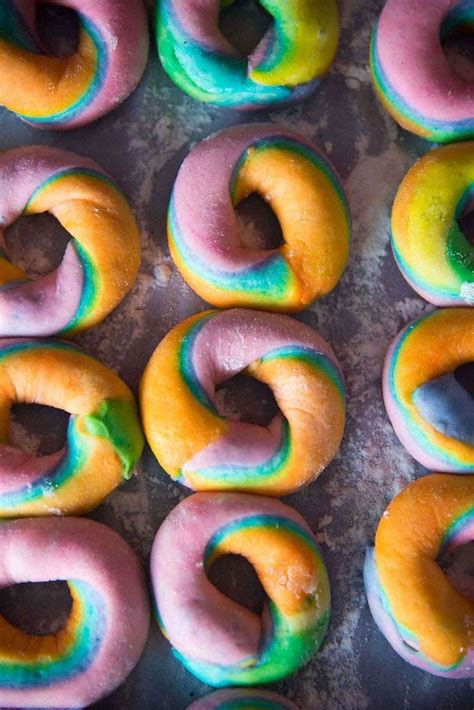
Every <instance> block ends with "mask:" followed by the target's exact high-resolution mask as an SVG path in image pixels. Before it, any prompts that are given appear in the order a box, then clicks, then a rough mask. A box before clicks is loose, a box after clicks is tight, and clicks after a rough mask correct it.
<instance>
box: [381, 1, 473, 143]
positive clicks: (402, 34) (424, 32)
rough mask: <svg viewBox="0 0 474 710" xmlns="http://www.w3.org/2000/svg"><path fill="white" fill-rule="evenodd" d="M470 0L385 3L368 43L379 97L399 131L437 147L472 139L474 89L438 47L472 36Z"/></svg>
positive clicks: (441, 48) (471, 7)
mask: <svg viewBox="0 0 474 710" xmlns="http://www.w3.org/2000/svg"><path fill="white" fill-rule="evenodd" d="M473 23H474V5H473V3H472V0H430V3H429V8H428V7H427V5H426V2H425V0H387V2H386V3H385V5H384V8H383V10H382V14H381V15H380V18H379V21H378V23H377V24H376V26H375V29H374V33H373V36H372V44H371V52H370V59H371V68H372V77H373V81H374V85H375V88H376V90H377V93H378V95H379V98H380V100H381V102H382V104H383V105H384V107H385V108H386V109H387V111H388V112H389V113H390V114H391V115H392V116H393V118H394V119H395V120H396V121H397V123H399V124H400V126H402V127H403V128H406V129H407V130H408V131H411V132H412V133H416V134H417V135H419V136H422V137H423V138H427V139H428V140H431V141H436V142H438V143H450V142H452V141H460V140H466V139H468V138H474V87H473V86H472V84H471V83H469V82H468V81H465V80H464V79H462V78H461V77H459V76H458V75H457V74H456V73H455V72H454V71H453V70H452V69H451V67H450V65H449V63H448V61H447V59H446V57H445V55H444V52H443V47H442V43H443V41H444V40H445V39H447V38H448V37H449V36H451V35H453V34H456V33H458V32H461V31H463V30H468V31H472V25H473Z"/></svg>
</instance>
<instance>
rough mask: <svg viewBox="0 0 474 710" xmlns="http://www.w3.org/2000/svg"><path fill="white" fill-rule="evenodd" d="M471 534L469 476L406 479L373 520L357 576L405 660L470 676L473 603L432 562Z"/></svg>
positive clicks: (436, 671) (473, 667) (473, 673)
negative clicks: (407, 482) (372, 536)
mask: <svg viewBox="0 0 474 710" xmlns="http://www.w3.org/2000/svg"><path fill="white" fill-rule="evenodd" d="M473 540H474V476H463V477H461V476H450V475H445V474H432V475H429V476H425V477H424V478H420V479H418V480H417V481H414V482H413V483H411V484H410V485H409V486H407V487H406V488H405V489H404V490H403V491H402V492H401V493H399V495H398V496H396V498H394V500H393V501H392V502H391V503H390V505H389V506H388V508H387V510H386V511H385V513H384V514H383V516H382V517H381V519H380V523H379V526H378V528H377V534H376V536H375V547H374V548H369V550H368V551H367V556H366V560H365V568H364V580H365V589H366V593H367V599H368V602H369V606H370V610H371V612H372V616H373V617H374V620H375V622H376V624H377V626H378V627H379V628H380V630H381V632H382V633H383V635H384V636H385V637H386V639H387V641H388V642H389V643H390V645H391V646H392V648H393V649H394V650H395V651H396V652H397V653H398V654H399V655H400V656H401V657H402V658H403V659H404V660H405V661H408V663H411V664H412V665H414V666H417V667H418V668H421V669H422V670H424V671H428V672H429V673H432V674H433V675H438V676H443V677H445V678H473V677H474V603H473V601H470V600H469V599H468V598H467V597H465V596H463V595H461V594H460V593H459V592H458V591H457V590H456V589H455V588H454V586H453V585H452V584H451V582H450V580H449V579H448V577H447V576H446V575H445V574H444V572H443V571H442V570H441V568H440V567H439V565H438V564H437V561H436V560H437V557H439V556H440V555H442V554H443V553H444V552H446V551H449V550H453V549H455V548H456V547H459V546H461V545H465V544H467V543H468V542H472V541H473Z"/></svg>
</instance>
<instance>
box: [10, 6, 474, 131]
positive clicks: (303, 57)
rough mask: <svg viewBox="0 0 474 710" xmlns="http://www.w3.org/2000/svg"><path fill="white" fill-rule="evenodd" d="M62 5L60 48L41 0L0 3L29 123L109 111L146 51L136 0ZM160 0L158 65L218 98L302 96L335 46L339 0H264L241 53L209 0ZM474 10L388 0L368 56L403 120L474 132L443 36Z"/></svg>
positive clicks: (197, 92) (241, 102) (251, 104)
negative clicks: (259, 25) (46, 36)
mask: <svg viewBox="0 0 474 710" xmlns="http://www.w3.org/2000/svg"><path fill="white" fill-rule="evenodd" d="M55 2H58V0H55ZM58 4H59V3H58ZM60 4H62V5H66V6H68V7H71V8H72V9H74V10H75V11H76V12H77V13H78V16H79V27H80V29H79V43H78V49H77V51H76V52H74V53H73V54H72V56H70V57H67V58H58V57H49V56H47V55H46V54H45V53H44V52H42V51H41V50H42V46H41V41H40V39H39V37H38V33H37V30H36V17H35V12H36V6H37V0H26V1H25V0H23V1H22V2H20V0H14V2H12V3H11V7H10V6H9V7H8V8H4V9H3V10H2V13H1V14H0V29H1V37H0V77H1V78H0V103H1V104H2V105H4V106H6V107H7V108H9V109H10V110H12V111H14V112H15V113H17V114H18V115H19V116H21V117H22V118H24V119H25V120H27V121H29V122H30V123H32V124H33V125H37V126H42V127H50V128H51V127H57V128H67V127H76V126H80V125H83V124H84V123H87V122H89V121H92V120H94V119H96V118H98V117H100V116H102V115H103V114H105V113H107V112H108V111H110V110H111V109H112V108H114V107H115V106H116V105H117V104H118V103H120V102H121V101H123V100H124V99H125V98H126V97H127V96H128V95H129V94H130V93H131V92H132V91H133V89H134V88H135V86H136V85H137V83H138V81H139V80H140V77H141V75H142V74H143V71H144V68H145V64H146V60H147V56H148V28H147V21H146V13H145V10H144V7H143V3H142V2H141V0H127V2H125V0H118V2H117V1H116V0H114V2H112V0H106V1H105V2H102V3H101V4H100V6H98V5H97V3H95V2H93V0H62V2H61V3H60ZM156 4H157V15H156V36H157V41H158V48H159V53H160V57H161V61H162V64H163V66H164V68H165V70H166V71H167V72H168V74H169V75H170V77H171V78H172V79H173V81H175V83H176V84H177V85H178V86H180V87H181V88H182V89H183V90H184V91H186V92H187V93H188V94H190V95H191V96H193V97H194V98H196V99H198V100H200V101H205V102H210V103H213V104H215V105H218V106H226V107H233V108H240V109H249V108H259V107H265V106H268V105H272V104H281V103H283V104H285V103H288V102H290V101H296V100H300V99H302V98H305V97H306V96H307V95H308V94H310V93H311V92H312V91H313V90H314V89H315V87H316V86H317V84H318V80H319V78H320V77H321V76H322V75H323V74H324V73H325V72H326V71H327V70H328V68H329V66H330V65H331V63H332V61H333V59H334V56H335V53H336V50H337V45H338V40H339V16H338V10H337V4H336V2H335V0H328V1H327V2H324V3H323V2H310V0H304V1H303V2H300V3H297V4H296V5H295V6H294V7H293V6H292V5H290V4H284V5H283V6H282V4H281V3H280V2H278V1H277V0H261V4H262V5H263V6H264V8H265V9H266V10H267V11H268V12H269V13H270V14H271V15H272V17H273V20H274V27H273V28H272V30H271V31H270V30H269V31H268V32H267V34H266V35H265V36H264V38H263V39H262V41H261V42H260V44H259V45H258V47H257V48H256V49H255V50H254V52H253V53H252V54H251V56H250V57H249V58H248V60H247V59H244V58H241V57H239V55H238V54H237V53H236V51H235V49H234V48H233V47H232V46H231V44H230V43H229V42H228V41H227V39H226V38H225V37H224V36H223V34H222V33H221V31H220V29H219V26H218V18H219V2H218V1H217V0H214V1H213V2H210V3H208V4H207V5H206V6H205V7H204V6H202V5H201V4H198V3H196V4H195V3H192V4H189V3H186V2H184V1H183V0H158V1H157V3H156ZM230 4H231V2H226V5H230ZM473 18H474V10H473V9H472V5H471V3H470V2H467V1H464V2H454V0H437V2H436V4H435V6H433V7H432V8H430V13H429V14H428V15H427V14H426V12H424V8H422V7H420V6H419V5H418V4H417V3H413V2H411V0H388V1H387V2H386V3H385V6H384V9H383V11H382V13H381V16H380V18H379V20H378V22H377V24H376V27H375V29H374V33H373V37H372V44H371V52H370V62H371V67H372V75H373V81H374V85H375V87H376V90H377V92H378V94H379V96H380V98H381V101H382V103H383V105H384V106H385V107H386V108H387V110H388V111H389V112H390V113H391V114H392V115H393V117H394V118H395V119H396V120H397V121H398V122H399V123H400V125H402V126H403V127H404V128H406V129H408V130H410V131H413V132H414V133H417V134H419V135H421V136H423V137H425V138H428V139H430V140H436V141H438V142H451V141H453V140H465V139H466V138H471V137H472V136H473V135H474V118H473V115H474V110H473V107H474V92H473V90H472V87H471V86H470V85H469V82H467V81H465V80H463V79H462V78H460V77H459V76H457V75H456V74H455V73H454V72H453V71H452V69H451V68H450V66H449V64H448V62H447V60H446V58H445V56H444V53H443V47H442V43H443V42H444V41H445V40H446V39H448V38H449V37H450V36H452V35H453V34H456V33H457V32H459V31H462V30H463V29H464V28H465V27H468V26H470V24H472V21H473ZM395 28H396V31H394V30H395ZM407 62H408V69H407ZM51 87H53V88H54V90H52V89H51Z"/></svg>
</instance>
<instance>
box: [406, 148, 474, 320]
mask: <svg viewBox="0 0 474 710" xmlns="http://www.w3.org/2000/svg"><path fill="white" fill-rule="evenodd" d="M473 195H474V142H470V143H461V144H455V145H447V146H443V147H442V148H437V149H435V150H433V151H431V152H430V153H428V154H427V155H425V156H424V157H423V158H421V160H419V161H418V162H417V163H416V164H415V165H414V166H413V167H412V168H411V170H410V171H409V172H408V174H407V175H406V176H405V178H404V180H403V182H402V184H401V185H400V188H399V190H398V193H397V197H396V199H395V202H394V205H393V212H392V245H393V252H394V254H395V259H396V261H397V264H398V266H399V268H400V270H401V272H402V274H403V276H404V277H405V278H406V280H407V281H408V283H409V284H410V285H411V286H412V287H413V288H414V289H415V291H417V292H418V293H419V294H420V296H422V297H423V298H426V300H427V301H430V302H431V303H434V304H435V305H436V306H464V305H470V306H472V305H474V249H473V247H472V245H471V244H470V243H469V241H468V239H467V238H466V236H465V235H464V234H463V232H462V231H461V229H460V227H459V225H458V220H459V219H460V218H461V217H462V216H463V214H464V212H465V210H466V209H468V208H469V205H470V202H471V200H472V197H473Z"/></svg>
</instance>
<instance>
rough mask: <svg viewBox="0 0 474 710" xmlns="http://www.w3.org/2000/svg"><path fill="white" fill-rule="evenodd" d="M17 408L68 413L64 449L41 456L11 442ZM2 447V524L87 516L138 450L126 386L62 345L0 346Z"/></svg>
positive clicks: (5, 342)
mask: <svg viewBox="0 0 474 710" xmlns="http://www.w3.org/2000/svg"><path fill="white" fill-rule="evenodd" d="M15 402H23V403H36V404H46V405H49V406H50V407H56V408H57V409H65V410H66V411H68V412H70V414H71V418H70V420H69V427H68V433H67V443H66V446H65V448H64V449H62V450H61V451H58V452H57V453H55V454H51V455H49V456H41V457H38V456H33V455H29V454H26V453H25V452H24V451H22V450H21V449H18V448H16V447H15V446H13V445H11V444H9V443H8V430H9V414H10V408H11V406H12V405H13V404H14V403H15ZM0 442H1V443H0V518H12V517H20V516H27V515H32V516H33V515H34V516H36V515H60V514H66V515H69V514H76V513H79V514H81V513H86V512H88V511H89V510H92V508H95V507H96V506H97V505H99V504H100V503H101V502H102V501H103V500H104V498H105V497H106V496H107V495H108V494H109V493H110V492H111V491H113V490H114V488H116V487H117V486H118V485H119V484H120V482H121V481H122V480H123V479H124V478H126V479H127V478H130V476H131V471H132V469H133V466H134V465H135V463H136V462H137V461H138V459H139V457H140V454H141V451H142V448H143V436H142V432H141V429H140V423H139V420H138V416H137V411H136V405H135V401H134V398H133V395H132V393H131V392H130V390H129V389H128V387H127V385H126V384H125V383H124V382H122V380H121V379H120V378H119V377H118V376H117V375H116V374H115V373H114V372H112V371H111V370H108V369H107V368H106V367H104V366H103V365H101V364H100V362H98V361H97V360H95V359H94V358H92V357H91V356H90V355H87V354H86V353H85V352H84V351H83V350H81V349H80V348H78V347H76V346H74V345H71V344H70V343H67V342H65V341H61V340H13V339H12V340H0ZM0 528H1V526H0Z"/></svg>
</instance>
